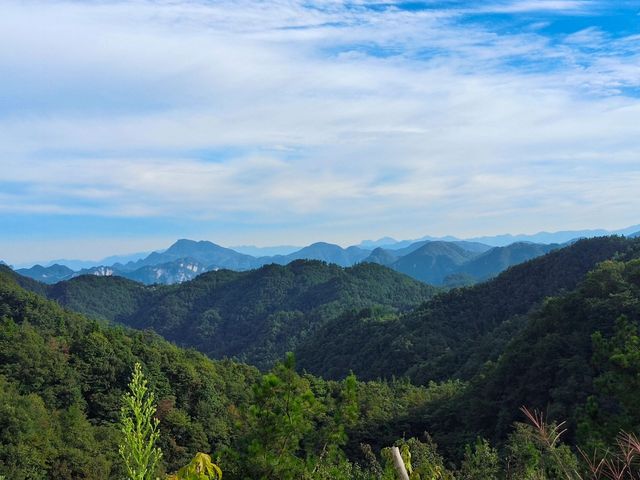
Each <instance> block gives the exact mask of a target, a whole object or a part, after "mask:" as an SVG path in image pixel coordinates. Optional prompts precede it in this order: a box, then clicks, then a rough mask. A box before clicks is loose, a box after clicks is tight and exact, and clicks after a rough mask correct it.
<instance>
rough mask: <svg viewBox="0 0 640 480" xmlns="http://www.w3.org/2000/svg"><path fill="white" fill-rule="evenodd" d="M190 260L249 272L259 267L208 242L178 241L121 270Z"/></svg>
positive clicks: (251, 260)
mask: <svg viewBox="0 0 640 480" xmlns="http://www.w3.org/2000/svg"><path fill="white" fill-rule="evenodd" d="M186 258H188V259H191V260H193V261H195V262H197V263H199V264H202V265H206V266H208V267H211V268H214V267H215V268H228V269H230V270H250V269H252V268H256V267H258V266H259V265H260V263H259V262H258V261H257V259H256V258H255V257H252V256H251V255H245V254H243V253H238V252H236V251H235V250H231V249H230V248H225V247H221V246H220V245H216V244H215V243H212V242H208V241H199V242H197V241H194V240H186V239H182V240H178V241H177V242H175V243H174V244H173V245H171V246H170V247H169V248H168V249H167V250H165V251H164V252H161V253H160V252H153V253H151V254H150V255H149V256H147V257H145V258H143V259H141V260H138V261H136V262H129V263H127V264H126V265H124V266H123V267H122V270H127V271H133V270H137V269H139V268H141V267H146V266H149V265H163V264H166V263H170V262H174V261H176V260H183V259H186Z"/></svg>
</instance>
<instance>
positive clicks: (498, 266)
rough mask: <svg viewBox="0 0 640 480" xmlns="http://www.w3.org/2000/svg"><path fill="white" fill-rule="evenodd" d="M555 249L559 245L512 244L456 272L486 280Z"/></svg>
mask: <svg viewBox="0 0 640 480" xmlns="http://www.w3.org/2000/svg"><path fill="white" fill-rule="evenodd" d="M557 248H560V245H557V244H556V245H541V244H539V243H526V242H517V243H512V244H511V245H507V246H506V247H494V248H492V249H491V250H489V251H487V252H484V253H483V254H481V255H479V256H477V257H475V258H473V259H471V260H469V261H468V262H466V263H465V264H464V265H462V266H461V268H460V269H459V270H458V273H465V274H467V275H470V276H471V277H472V278H475V279H476V280H478V281H479V280H486V279H488V278H491V277H494V276H496V275H497V274H499V273H500V272H502V271H503V270H506V269H507V268H509V267H511V266H513V265H517V264H519V263H523V262H526V261H527V260H531V259H533V258H536V257H539V256H541V255H544V254H545V253H549V252H550V251H552V250H555V249H557Z"/></svg>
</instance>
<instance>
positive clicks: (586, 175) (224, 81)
mask: <svg viewBox="0 0 640 480" xmlns="http://www.w3.org/2000/svg"><path fill="white" fill-rule="evenodd" d="M639 191H640V0H633V1H624V0H615V1H613V0H612V1H604V0H483V1H475V2H474V1H459V0H440V1H436V0H425V1H406V2H396V1H387V2H380V1H375V2H374V1H367V0H354V1H340V0H274V1H245V0H220V1H197V0H166V1H160V0H132V1H113V0H95V1H90V2H89V1H58V0H46V1H31V0H19V1H13V0H3V2H2V5H1V6H0V259H3V260H5V261H7V262H13V263H25V262H30V261H36V260H41V259H53V258H84V259H95V258H101V257H104V256H107V255H111V254H115V253H128V252H135V251H143V250H152V249H157V248H163V247H167V246H168V245H169V244H170V243H172V242H173V241H174V240H175V239H177V238H193V239H207V240H211V241H214V242H216V243H219V244H222V245H239V244H253V245H259V246H264V245H277V244H294V245H296V244H297V245H303V244H306V243H311V242H313V241H319V240H323V241H331V242H334V243H340V244H343V245H347V244H351V243H358V242H359V241H360V240H363V239H366V238H378V237H381V236H384V235H391V236H393V237H396V238H417V237H420V236H423V235H434V236H438V235H447V234H451V235H456V236H458V237H470V236H477V235H491V234H499V233H534V232H537V231H541V230H547V231H553V230H567V229H583V228H607V229H616V228H622V227H625V226H628V225H633V224H638V223H640V214H639V212H640V195H639V194H638V192H639Z"/></svg>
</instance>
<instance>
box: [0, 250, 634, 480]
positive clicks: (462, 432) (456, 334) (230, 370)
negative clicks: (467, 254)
mask: <svg viewBox="0 0 640 480" xmlns="http://www.w3.org/2000/svg"><path fill="white" fill-rule="evenodd" d="M603 257H604V258H603ZM270 268H272V269H276V274H274V273H273V272H270V271H269V269H267V270H263V271H262V272H261V273H262V275H265V276H266V278H267V279H269V281H268V282H267V283H265V284H262V285H267V286H270V287H271V290H269V289H267V288H266V287H265V290H264V291H269V292H274V291H277V290H274V288H275V286H277V285H282V284H283V283H284V284H286V282H284V281H283V280H282V278H283V277H284V278H285V279H286V278H290V276H293V278H295V271H294V272H291V271H288V269H289V268H293V269H298V271H301V272H305V274H304V276H303V277H302V278H311V279H313V278H320V279H323V278H325V277H323V275H324V274H325V273H326V272H325V269H326V268H328V266H326V265H323V264H316V263H313V262H312V263H311V264H309V263H307V262H301V263H296V264H294V265H293V266H290V267H280V266H278V267H277V266H274V267H270ZM329 268H333V267H330V266H329ZM336 268H337V267H336ZM359 268H360V269H361V270H356V272H355V278H356V279H361V280H362V279H368V278H369V276H373V277H374V278H379V271H378V270H376V268H377V267H371V266H367V265H364V266H361V267H359ZM372 268H373V270H372ZM308 269H310V270H311V272H309V271H308ZM338 270H339V271H342V270H340V269H338ZM217 273H218V274H219V275H216V276H213V277H212V278H208V277H207V276H205V277H203V280H205V282H204V283H203V284H202V285H201V286H200V288H201V291H200V294H201V293H202V292H209V295H210V293H211V291H213V292H216V291H217V290H216V289H217V288H221V289H222V288H225V287H226V286H228V285H230V284H232V283H233V282H235V281H238V278H240V279H243V280H245V281H246V279H247V278H249V277H248V275H250V274H238V273H237V272H235V273H234V272H217ZM350 273H351V272H350ZM392 274H393V275H395V274H394V273H393V272H392ZM237 275H239V277H237ZM345 275H348V274H346V273H345ZM274 278H275V279H278V281H276V282H275V284H274V283H273V279H274ZM331 278H335V277H331ZM338 278H342V281H344V282H346V285H347V286H348V285H352V284H353V283H356V284H357V281H356V280H355V279H348V278H346V277H340V276H338ZM213 279H215V280H213ZM101 280H104V279H96V280H91V281H96V284H95V285H94V287H95V288H94V292H95V296H94V298H95V299H96V302H97V303H96V304H94V305H93V306H92V308H95V309H98V310H99V309H101V308H103V307H102V306H101V305H100V302H101V301H102V300H104V299H102V300H101V297H100V295H99V292H98V290H100V285H101V284H100V281H101ZM212 281H213V282H214V283H215V285H213V286H212V285H209V282H212ZM362 281H364V280H362ZM117 282H119V283H117V284H116V285H115V287H114V289H115V291H117V292H119V293H118V296H117V297H113V296H110V295H113V294H112V293H109V294H108V295H107V297H106V298H120V299H121V303H119V304H112V305H111V306H110V310H108V311H107V312H110V315H112V317H111V318H112V319H115V318H117V316H118V315H122V314H123V313H124V312H131V311H134V310H136V309H138V308H140V305H143V304H145V302H146V301H147V300H146V298H147V296H148V295H150V296H154V295H165V293H161V290H162V288H161V289H156V288H151V289H149V287H143V286H140V285H138V284H135V283H131V282H128V281H126V280H122V279H120V280H117ZM70 283H72V282H70ZM324 283H326V282H324ZM324 283H323V282H321V281H317V282H315V283H314V282H313V281H310V282H309V285H324ZM365 283H366V282H365ZM294 284H295V282H294ZM80 285H81V284H80ZM185 285H186V284H185ZM339 285H340V286H339V287H337V290H339V291H342V289H343V288H342V286H341V285H342V283H340V282H339ZM25 288H26V289H25ZM58 288H59V290H58V291H57V292H56V293H55V295H60V297H59V298H62V296H61V295H63V294H64V292H68V290H66V289H65V288H66V287H65V288H60V287H58ZM163 288H164V287H163ZM184 288H185V286H174V287H169V290H168V291H169V292H170V293H171V294H172V295H183V296H184V297H182V298H187V299H191V301H193V302H194V304H197V303H198V301H201V300H198V299H202V298H206V297H207V295H198V292H197V291H195V293H193V294H192V296H190V295H189V292H188V291H186V290H183V289H184ZM326 288H329V287H328V286H326V285H324V286H323V287H322V289H321V291H322V292H324V289H326ZM345 288H346V287H345ZM27 289H29V290H27ZM208 289H212V290H208ZM311 290H313V289H311ZM311 290H310V291H311ZM52 291H53V290H49V289H48V288H47V289H45V288H42V286H41V285H39V284H37V283H33V282H32V281H26V280H24V279H23V278H21V277H20V276H19V275H17V274H16V273H15V272H12V271H11V270H10V269H8V268H0V322H1V328H0V386H1V387H2V388H0V427H2V428H0V475H6V476H7V478H11V479H17V480H22V479H25V480H26V479H40V478H42V479H44V478H87V479H107V478H114V479H115V478H122V476H123V470H122V469H123V465H122V462H121V460H120V459H119V457H118V454H117V451H118V443H119V442H120V439H121V434H120V430H119V428H118V417H119V411H120V407H121V405H122V403H121V402H122V395H123V393H124V392H125V390H126V386H127V384H128V382H129V380H130V377H131V373H132V370H133V365H134V364H135V363H136V362H139V363H140V364H141V365H142V370H143V372H144V374H145V376H146V377H147V378H148V380H149V385H150V388H151V389H152V390H153V392H154V393H155V398H156V399H157V418H158V420H159V422H160V423H159V425H160V438H159V441H158V446H159V448H160V449H161V450H162V452H163V454H164V455H163V457H162V460H161V463H160V470H159V472H158V474H162V473H163V472H173V471H176V470H177V469H179V468H180V467H181V466H184V465H186V464H187V463H188V462H189V461H190V459H191V458H192V457H193V456H194V454H195V453H196V452H207V453H211V454H212V455H213V458H214V460H215V461H216V463H217V464H218V465H220V466H221V468H222V470H223V471H224V475H225V478H230V479H243V478H265V479H266V478H282V479H286V478H291V479H294V478H296V479H298V478H301V479H302V478H310V479H311V478H318V479H324V478H326V479H329V478H336V479H340V478H344V479H361V480H373V479H385V480H386V479H389V480H390V479H393V478H395V477H394V475H395V474H394V471H393V463H392V462H391V461H390V457H389V456H388V455H389V453H388V452H389V451H388V450H386V449H385V447H389V446H391V445H393V444H396V445H398V446H400V447H401V448H402V451H403V452H404V453H405V454H406V455H408V454H409V453H410V454H411V457H408V456H406V455H405V462H406V465H409V466H410V467H411V469H413V470H414V471H415V472H416V474H417V473H419V474H420V475H421V478H435V479H454V478H455V479H472V480H474V479H475V480H480V479H490V478H493V479H509V480H516V479H518V480H519V479H528V478H530V479H533V478H540V479H541V478H545V479H558V478H568V479H576V480H577V478H578V477H577V476H567V475H568V473H567V472H569V473H570V474H571V475H573V473H571V472H576V474H577V472H582V474H583V477H582V478H599V477H596V476H584V475H586V474H587V473H588V471H589V466H588V464H587V462H585V461H584V460H583V459H582V458H581V456H580V454H579V453H578V451H577V450H576V447H577V446H580V447H581V448H582V449H583V450H584V451H588V452H593V451H597V450H594V449H598V448H599V449H600V450H599V451H600V452H603V451H604V450H608V451H609V452H612V451H613V450H612V447H611V446H612V445H614V443H615V441H616V437H617V436H618V435H619V433H620V432H621V431H626V432H630V433H638V432H640V403H638V400H637V395H636V394H635V392H637V390H638V380H637V379H638V378H640V362H638V358H640V329H639V325H640V243H638V241H637V240H636V241H630V240H624V239H621V238H608V239H599V240H585V241H581V242H577V243H576V244H575V245H572V246H570V247H567V248H565V249H561V250H558V251H555V252H552V253H550V254H548V255H546V256H544V257H541V258H539V259H536V260H533V261H531V262H528V263H526V264H523V265H521V266H519V267H514V268H511V269H510V270H508V271H507V272H505V273H504V274H502V275H501V276H500V277H498V278H496V279H495V280H493V281H491V282H487V283H485V284H482V285H478V286H475V287H469V288H464V289H459V290H453V291H451V292H447V293H441V294H439V295H437V296H436V297H435V298H433V299H432V300H431V301H428V302H426V303H423V304H422V305H421V306H419V307H418V308H416V309H414V310H412V311H409V312H406V313H403V314H400V315H399V316H398V315H397V313H395V312H394V311H393V309H389V306H386V307H385V306H382V307H381V306H371V307H367V308H365V309H364V310H360V311H359V313H356V312H355V311H354V312H352V313H344V314H342V315H338V316H337V317H335V319H334V320H331V321H330V322H328V323H327V325H326V327H322V329H321V330H323V331H326V330H327V329H328V328H329V327H331V328H333V325H335V324H336V323H339V322H341V324H342V326H343V333H344V335H350V336H351V337H350V338H351V340H352V345H353V346H352V349H353V353H354V354H355V356H354V358H355V359H356V360H357V359H358V358H359V357H358V355H364V354H367V352H373V350H366V348H365V347H366V345H367V343H368V342H372V343H373V345H379V346H384V342H382V343H381V342H379V341H378V339H379V335H390V333H389V332H391V331H393V329H395V331H396V332H398V334H397V336H396V337H395V338H394V341H396V343H395V344H394V345H393V349H391V350H380V351H378V352H377V355H379V356H380V355H381V356H383V357H384V358H385V359H386V364H387V365H388V366H389V367H390V369H391V372H390V375H389V379H388V380H383V381H380V380H369V381H365V382H363V381H361V380H358V377H357V376H353V375H343V376H342V377H340V375H339V373H340V371H341V370H340V369H341V368H343V367H342V364H338V365H337V366H336V367H335V368H334V367H332V366H331V364H330V363H327V364H324V363H323V364H322V365H323V368H328V369H331V368H334V370H329V371H330V372H333V374H332V375H333V376H335V377H336V380H325V379H322V378H321V377H318V376H314V375H311V374H308V373H303V374H301V373H298V372H296V369H295V359H294V356H293V355H291V354H289V355H286V356H285V355H283V356H282V357H281V359H282V361H281V362H278V363H276V364H275V365H274V366H273V368H272V369H271V370H270V371H268V372H266V373H261V372H260V371H259V370H258V369H256V368H255V367H252V366H248V365H245V364H241V363H237V362H234V361H230V360H221V361H220V360H219V361H216V360H211V359H209V358H207V357H206V356H204V355H203V354H202V353H199V352H197V351H195V350H185V349H182V348H179V347H177V346H175V345H173V344H171V343H169V342H167V341H166V340H164V339H162V338H161V337H160V336H158V335H157V334H156V333H153V332H151V331H149V330H146V331H139V330H132V329H129V328H128V327H125V326H118V325H113V323H109V322H107V321H106V320H101V319H98V318H93V319H91V318H87V317H86V316H84V315H82V314H79V313H75V312H72V311H70V310H67V309H64V308H63V307H61V306H60V305H59V304H58V303H57V302H55V301H51V300H47V299H46V298H44V297H43V294H49V295H53V293H52ZM81 291H83V290H82V289H81ZM88 291H90V290H88ZM392 291H393V290H392ZM418 292H419V290H418ZM76 293H77V292H76ZM272 294H273V293H270V295H272ZM75 295H76V294H73V295H70V296H69V298H79V297H76V296H75ZM323 295H324V293H323ZM285 296H286V295H285ZM80 298H81V297H80ZM179 298H181V297H179ZM293 298H295V296H294V297H293ZM297 298H298V299H299V298H305V299H306V297H297ZM483 298H484V300H485V303H481V299H483ZM305 301H306V300H305ZM405 301H406V299H405ZM84 304H85V303H83V305H84ZM320 305H324V304H320ZM395 307H396V308H404V306H403V305H402V304H396V306H395ZM480 307H483V308H480ZM98 310H96V311H94V312H93V313H94V314H97V312H98ZM471 312H473V314H472V313H471ZM102 316H104V317H106V316H107V315H106V314H104V313H103V314H102ZM420 325H421V328H416V327H417V326H420ZM399 326H400V327H401V328H399ZM412 328H415V330H411V329H412ZM412 331H414V332H416V333H411V332H412ZM492 332H493V333H495V335H489V334H490V333H492ZM498 333H499V335H498ZM427 334H428V335H427ZM435 335H439V336H440V337H441V338H440V340H436V339H435V338H434V340H430V341H431V342H432V346H434V347H435V346H437V345H438V342H450V343H449V345H450V346H454V345H455V344H456V342H459V343H460V345H462V346H464V347H465V348H466V349H467V351H466V352H458V353H456V352H454V351H453V349H449V350H446V349H445V352H446V355H444V356H442V355H438V356H436V357H428V356H419V357H418V356H413V357H411V356H409V355H405V356H403V355H398V350H394V349H397V348H398V347H399V346H401V345H404V346H403V348H404V349H405V350H404V351H405V352H406V351H407V350H406V348H407V346H411V344H412V343H413V344H414V345H415V344H418V341H419V340H420V339H430V338H432V336H435ZM473 336H475V338H476V340H478V342H473V341H472V340H473ZM338 338H339V335H337V334H336V336H335V337H334V339H333V340H332V341H330V340H329V337H328V338H327V339H326V341H325V343H324V347H325V348H326V349H327V350H330V349H332V348H334V347H335V346H336V345H337V347H336V348H338V351H340V350H339V348H343V347H340V345H344V344H342V343H341V342H339V341H337V339H338ZM398 342H400V343H398ZM412 348H413V347H412ZM342 351H343V352H344V350H342ZM424 351H426V350H424V349H422V347H421V349H420V350H416V352H424ZM436 351H437V350H436ZM414 355H415V354H414ZM341 358H342V359H341ZM301 359H303V356H302V355H301ZM416 359H417V360H419V362H416V363H415V364H413V363H412V362H414V361H415V360H416ZM365 360H366V358H365V357H363V361H365ZM374 360H375V358H374V356H371V357H369V362H370V366H371V368H372V369H374V371H376V370H375V369H376V368H382V366H383V365H384V364H383V362H377V363H376V362H375V361H374ZM305 361H306V362H308V361H309V358H306V359H305ZM331 361H336V362H338V361H344V362H345V364H348V362H349V361H350V360H349V359H348V358H345V357H340V356H339V355H338V354H336V356H334V357H331V356H326V357H324V360H323V362H331ZM354 365H357V362H355V361H354ZM407 365H408V368H406V369H405V370H404V371H402V373H403V374H404V375H403V378H398V379H394V378H391V377H392V375H393V373H394V372H395V371H401V368H405V366H407ZM319 366H320V365H319ZM414 367H416V368H414ZM429 372H432V373H429ZM410 380H411V381H410ZM432 380H436V381H437V382H434V381H432ZM412 382H413V383H412ZM522 406H529V407H531V408H537V409H540V410H542V411H544V412H545V413H546V415H547V416H546V417H545V418H544V419H542V417H541V416H539V414H538V413H535V412H534V411H533V410H526V411H525V412H526V413H527V414H528V415H529V418H528V417H527V415H525V414H524V413H523V412H522V411H521V410H520V407H522ZM532 412H533V413H532ZM527 418H528V419H527ZM543 420H544V422H550V423H549V426H548V427H545V425H542V429H536V428H535V427H532V426H531V425H530V424H532V423H533V424H534V425H536V422H543ZM565 420H566V421H567V423H566V425H565V426H564V427H563V428H566V433H564V434H563V435H562V439H561V440H560V442H558V441H557V439H556V440H554V442H549V441H548V438H547V439H546V440H545V437H544V432H548V431H555V430H553V429H554V428H555V427H553V423H552V422H560V421H565ZM527 421H528V422H529V425H527V424H525V423H526V422H527ZM523 422H525V423H523ZM541 424H542V423H541ZM545 428H546V430H545ZM624 438H627V437H624ZM629 438H631V437H629ZM545 442H546V443H545ZM436 444H437V446H436ZM282 445H286V448H282ZM639 453H640V452H639ZM630 455H631V457H629V458H631V459H632V460H633V458H636V457H634V455H636V454H630ZM612 461H613V460H612ZM616 461H618V460H616ZM416 478H417V477H416ZM624 478H631V477H624Z"/></svg>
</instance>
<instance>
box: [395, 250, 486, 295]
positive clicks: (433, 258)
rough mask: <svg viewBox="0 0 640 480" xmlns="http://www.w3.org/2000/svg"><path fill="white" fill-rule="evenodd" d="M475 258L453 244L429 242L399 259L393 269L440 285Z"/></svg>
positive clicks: (470, 253) (471, 253) (473, 254)
mask: <svg viewBox="0 0 640 480" xmlns="http://www.w3.org/2000/svg"><path fill="white" fill-rule="evenodd" d="M475 256H476V254H475V253H473V252H469V251H467V250H465V249H463V248H462V247H460V246H458V245H456V244H454V243H451V242H427V243H425V244H424V245H422V246H421V247H419V248H418V249H416V250H414V251H413V252H411V253H409V254H408V255H405V256H403V257H401V258H399V259H398V260H397V261H396V262H394V263H393V264H392V265H391V267H392V268H393V269H394V270H396V271H398V272H402V273H404V274H406V275H409V276H410V277H413V278H416V279H418V280H421V281H423V282H426V283H430V284H432V285H440V284H442V282H443V280H444V278H445V277H447V276H448V275H451V274H452V273H455V272H457V271H458V270H459V268H460V266H461V265H462V264H464V263H466V262H467V261H469V260H471V259H472V258H473V257H475Z"/></svg>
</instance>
